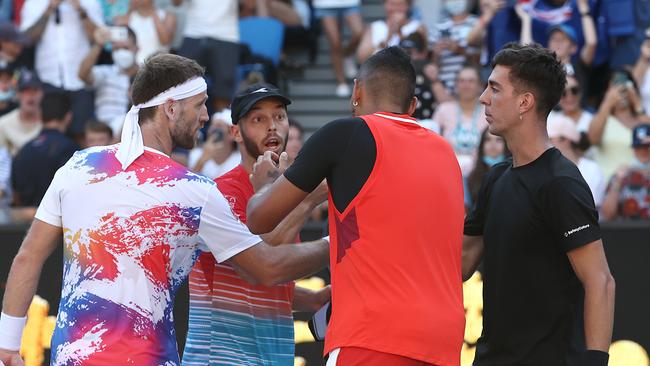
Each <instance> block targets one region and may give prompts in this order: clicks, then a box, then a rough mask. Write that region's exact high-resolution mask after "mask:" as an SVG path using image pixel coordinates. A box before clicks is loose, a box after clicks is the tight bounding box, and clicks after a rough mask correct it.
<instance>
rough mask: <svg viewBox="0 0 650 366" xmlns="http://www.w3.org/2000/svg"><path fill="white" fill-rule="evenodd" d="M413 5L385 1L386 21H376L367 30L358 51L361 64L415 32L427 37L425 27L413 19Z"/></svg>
mask: <svg viewBox="0 0 650 366" xmlns="http://www.w3.org/2000/svg"><path fill="white" fill-rule="evenodd" d="M411 5H412V0H384V11H385V12H386V19H385V20H376V21H374V22H372V23H371V24H370V26H369V27H367V28H366V30H365V32H364V34H363V37H362V38H361V43H360V44H359V49H358V50H357V60H358V61H359V63H363V62H364V61H365V60H366V59H367V58H368V57H370V56H372V55H373V54H374V53H375V52H377V51H379V50H381V49H384V48H386V47H390V46H397V45H399V43H400V41H401V40H402V39H404V38H405V37H407V36H408V35H409V34H411V33H413V32H420V33H422V35H423V36H425V37H426V36H427V31H426V29H425V28H424V25H423V24H422V23H421V22H420V21H419V20H417V19H412V18H411Z"/></svg>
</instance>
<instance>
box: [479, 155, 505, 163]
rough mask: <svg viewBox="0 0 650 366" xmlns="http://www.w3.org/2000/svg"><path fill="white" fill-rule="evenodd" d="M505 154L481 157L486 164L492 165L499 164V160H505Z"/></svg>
mask: <svg viewBox="0 0 650 366" xmlns="http://www.w3.org/2000/svg"><path fill="white" fill-rule="evenodd" d="M505 158H506V157H505V156H504V155H503V154H501V155H497V156H495V157H491V156H484V157H483V162H484V163H485V164H487V165H488V166H494V165H495V164H499V163H500V162H502V161H504V160H505Z"/></svg>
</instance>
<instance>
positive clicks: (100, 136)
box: [84, 121, 113, 148]
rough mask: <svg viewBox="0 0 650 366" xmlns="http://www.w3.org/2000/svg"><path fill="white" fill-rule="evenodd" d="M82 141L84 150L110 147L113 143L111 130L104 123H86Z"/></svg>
mask: <svg viewBox="0 0 650 366" xmlns="http://www.w3.org/2000/svg"><path fill="white" fill-rule="evenodd" d="M84 140H85V144H84V147H86V148H88V147H93V146H106V145H110V144H112V143H113V130H111V128H110V127H109V126H108V125H107V124H105V123H102V122H98V121H90V122H88V123H86V130H85V131H84Z"/></svg>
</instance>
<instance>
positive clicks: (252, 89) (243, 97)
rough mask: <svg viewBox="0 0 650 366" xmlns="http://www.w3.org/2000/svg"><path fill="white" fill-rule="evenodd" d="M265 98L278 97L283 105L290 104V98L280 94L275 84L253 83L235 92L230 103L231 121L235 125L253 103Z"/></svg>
mask: <svg viewBox="0 0 650 366" xmlns="http://www.w3.org/2000/svg"><path fill="white" fill-rule="evenodd" d="M266 98H278V99H280V100H281V101H282V103H284V105H285V107H286V106H288V105H289V104H291V100H290V99H289V98H287V97H285V96H284V95H282V93H280V90H279V89H278V88H276V87H275V86H273V85H271V84H266V83H261V84H254V85H251V86H249V87H248V88H246V89H244V90H242V91H240V92H239V93H237V95H235V98H233V100H232V103H230V110H231V114H230V115H231V117H232V123H233V124H234V125H236V124H237V123H238V122H239V120H240V119H241V118H242V117H244V116H245V115H246V113H248V112H249V111H250V110H251V108H253V106H254V105H255V103H257V102H259V101H260V100H262V99H266Z"/></svg>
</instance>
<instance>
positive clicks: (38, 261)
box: [0, 219, 62, 365]
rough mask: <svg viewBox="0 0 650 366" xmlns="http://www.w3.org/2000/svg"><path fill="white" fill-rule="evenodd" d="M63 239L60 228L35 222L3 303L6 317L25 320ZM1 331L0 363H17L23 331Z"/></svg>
mask: <svg viewBox="0 0 650 366" xmlns="http://www.w3.org/2000/svg"><path fill="white" fill-rule="evenodd" d="M61 236H62V231H61V228H60V227H57V226H53V225H50V224H47V223H45V222H43V221H40V220H38V219H35V220H34V222H33V223H32V226H31V228H30V229H29V231H28V232H27V236H26V237H25V239H24V240H23V243H22V245H21V246H20V249H19V250H18V254H16V257H15V258H14V261H13V263H12V265H11V269H10V271H9V278H8V279H7V288H6V291H5V295H4V299H3V302H2V313H3V318H5V319H13V320H16V319H15V318H23V317H25V315H26V314H27V309H28V308H29V304H30V303H31V301H32V298H33V297H34V294H35V293H36V287H37V286H38V279H39V277H40V275H41V269H42V268H43V263H45V260H46V259H47V258H48V257H49V256H50V254H52V252H53V251H54V249H55V248H56V245H57V243H58V242H59V239H60V238H61ZM6 315H8V316H9V317H7V316H6ZM12 323H15V322H12ZM2 328H3V329H1V330H0V333H1V334H2V340H3V341H4V342H3V344H2V347H4V348H0V361H2V362H4V363H5V364H6V365H12V364H18V363H16V357H17V354H18V349H19V348H20V339H21V336H22V331H21V330H20V329H16V328H14V327H12V328H14V329H15V330H16V332H14V333H15V334H6V333H5V332H6V330H7V328H8V327H6V326H5V325H4V324H3V327H2ZM10 338H13V339H10ZM7 342H8V343H7ZM11 343H13V344H11ZM16 345H18V347H16ZM12 360H13V361H12Z"/></svg>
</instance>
